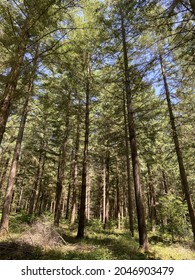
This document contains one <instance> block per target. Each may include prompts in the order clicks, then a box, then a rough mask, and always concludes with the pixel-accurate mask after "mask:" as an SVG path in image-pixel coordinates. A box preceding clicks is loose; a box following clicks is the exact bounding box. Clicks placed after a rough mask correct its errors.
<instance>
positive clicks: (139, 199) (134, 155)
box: [121, 13, 148, 250]
mask: <svg viewBox="0 0 195 280" xmlns="http://www.w3.org/2000/svg"><path fill="white" fill-rule="evenodd" d="M121 27H122V30H121V31H122V39H123V57H124V67H125V90H126V98H127V112H128V128H129V136H130V146H131V159H132V167H133V179H134V188H135V199H136V209H137V219H138V231H139V244H140V247H141V248H143V249H144V250H147V249H148V238H147V229H146V221H145V210H144V200H143V195H142V186H141V182H140V171H139V159H138V152H137V140H136V131H135V124H134V116H133V107H132V93H131V87H130V77H129V67H128V56H127V44H126V31H125V26H124V19H123V16H122V13H121Z"/></svg>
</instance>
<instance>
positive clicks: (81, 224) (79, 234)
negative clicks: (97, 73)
mask: <svg viewBox="0 0 195 280" xmlns="http://www.w3.org/2000/svg"><path fill="white" fill-rule="evenodd" d="M89 95H90V89H89V77H87V78H86V105H85V106H86V107H85V142H84V151H83V169H82V185H81V199H80V209H79V224H78V232H77V238H83V237H84V230H85V207H86V189H87V168H88V146H89V100H90V99H89Z"/></svg>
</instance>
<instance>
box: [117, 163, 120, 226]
mask: <svg viewBox="0 0 195 280" xmlns="http://www.w3.org/2000/svg"><path fill="white" fill-rule="evenodd" d="M116 197H117V198H116V204H117V206H116V207H117V228H118V229H119V230H120V229H121V210H120V203H121V200H120V189H119V175H118V160H116Z"/></svg>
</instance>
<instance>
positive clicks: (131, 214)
mask: <svg viewBox="0 0 195 280" xmlns="http://www.w3.org/2000/svg"><path fill="white" fill-rule="evenodd" d="M123 114H124V126H125V149H126V168H127V189H128V214H129V229H130V234H131V236H132V237H133V236H134V225H133V202H132V188H131V176H130V158H129V155H130V151H129V140H128V139H129V134H128V123H127V115H126V102H125V93H124V94H123Z"/></svg>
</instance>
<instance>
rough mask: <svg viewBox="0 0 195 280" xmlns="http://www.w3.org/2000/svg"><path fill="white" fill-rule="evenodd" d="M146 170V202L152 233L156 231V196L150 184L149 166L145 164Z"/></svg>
mask: <svg viewBox="0 0 195 280" xmlns="http://www.w3.org/2000/svg"><path fill="white" fill-rule="evenodd" d="M147 169H148V189H149V190H148V191H149V193H148V200H149V217H150V221H151V228H152V232H155V229H156V219H157V216H156V196H155V190H154V186H153V184H152V176H151V170H150V166H149V164H147Z"/></svg>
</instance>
